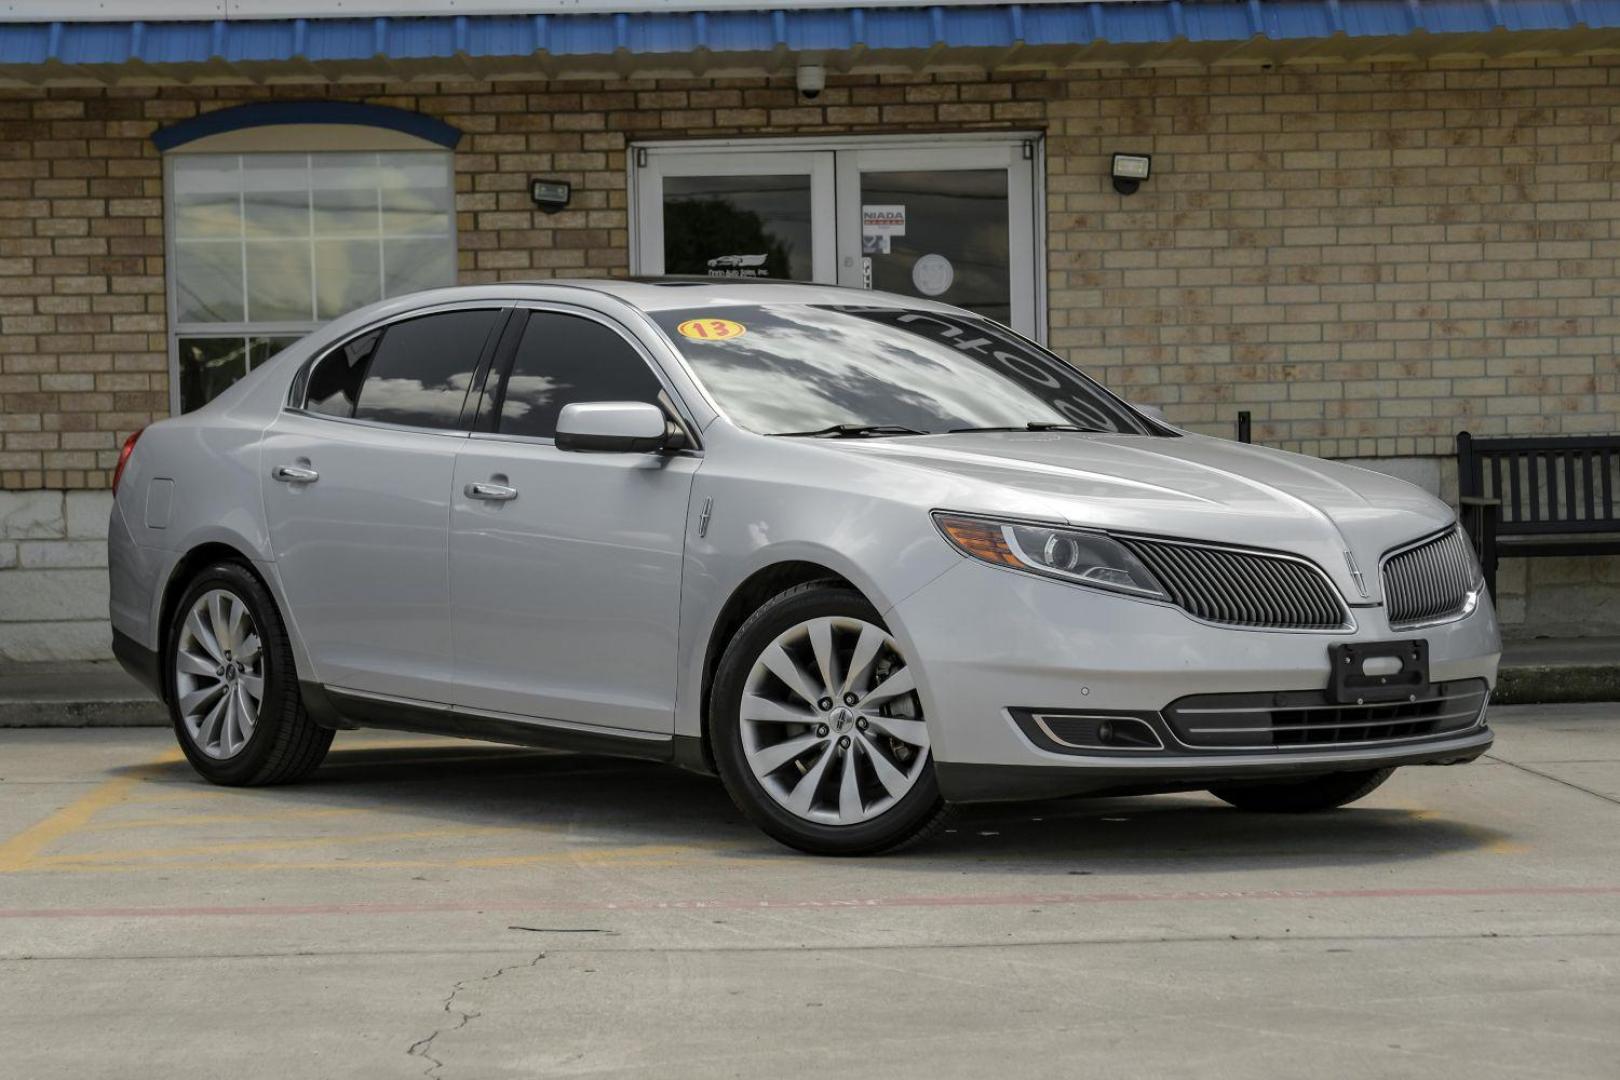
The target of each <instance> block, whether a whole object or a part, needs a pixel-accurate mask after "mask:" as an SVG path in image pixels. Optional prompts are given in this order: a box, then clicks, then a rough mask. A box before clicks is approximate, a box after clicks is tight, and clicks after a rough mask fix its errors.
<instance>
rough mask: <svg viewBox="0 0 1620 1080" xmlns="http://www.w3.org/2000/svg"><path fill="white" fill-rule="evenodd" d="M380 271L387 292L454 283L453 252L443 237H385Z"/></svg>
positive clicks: (431, 287) (391, 293)
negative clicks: (411, 238)
mask: <svg viewBox="0 0 1620 1080" xmlns="http://www.w3.org/2000/svg"><path fill="white" fill-rule="evenodd" d="M383 273H384V282H385V284H386V285H387V289H386V293H387V295H389V296H404V295H405V294H406V293H413V292H419V291H421V290H422V289H437V288H438V287H439V286H441V285H454V284H455V283H456V253H455V251H454V249H452V248H451V246H450V244H449V242H448V241H446V240H385V241H383Z"/></svg>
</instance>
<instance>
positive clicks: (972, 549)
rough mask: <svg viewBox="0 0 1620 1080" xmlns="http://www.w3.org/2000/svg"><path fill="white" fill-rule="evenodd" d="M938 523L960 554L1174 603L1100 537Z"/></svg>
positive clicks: (978, 522)
mask: <svg viewBox="0 0 1620 1080" xmlns="http://www.w3.org/2000/svg"><path fill="white" fill-rule="evenodd" d="M934 523H935V524H937V525H938V526H939V529H940V531H941V532H943V533H944V534H945V538H946V539H947V540H949V541H950V542H951V543H952V544H953V545H955V546H956V548H957V549H958V550H959V551H961V552H962V553H963V554H964V555H971V556H972V557H973V558H975V559H978V560H980V561H982V562H987V563H994V564H995V565H997V566H1010V567H1012V568H1014V569H1016V570H1027V571H1029V572H1031V573H1035V574H1041V575H1043V576H1045V577H1053V578H1058V579H1060V580H1062V581H1072V582H1075V583H1076V584H1079V585H1090V586H1093V587H1095V588H1098V589H1109V590H1112V591H1114V592H1122V593H1129V594H1131V595H1132V596H1150V597H1152V598H1154V599H1155V600H1168V599H1170V596H1169V594H1168V593H1166V592H1165V591H1164V589H1163V587H1162V586H1160V585H1159V583H1158V581H1156V580H1155V579H1154V577H1153V575H1152V574H1150V573H1148V569H1147V567H1145V566H1143V565H1142V564H1141V563H1140V562H1139V561H1138V560H1137V558H1136V556H1134V555H1132V554H1131V553H1130V552H1129V551H1126V550H1125V548H1124V547H1123V546H1122V545H1120V544H1119V543H1117V542H1115V541H1113V540H1110V539H1109V538H1108V537H1106V536H1103V535H1102V534H1101V533H1094V532H1081V531H1079V530H1077V529H1054V528H1051V527H1049V526H1046V525H1025V524H1022V523H1019V522H1012V521H989V520H986V519H985V518H975V517H963V516H962V515H960V514H944V513H940V514H935V515H934Z"/></svg>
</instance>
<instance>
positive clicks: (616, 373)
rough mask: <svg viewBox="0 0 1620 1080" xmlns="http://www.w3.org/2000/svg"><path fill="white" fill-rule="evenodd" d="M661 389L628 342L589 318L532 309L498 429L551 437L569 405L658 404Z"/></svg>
mask: <svg viewBox="0 0 1620 1080" xmlns="http://www.w3.org/2000/svg"><path fill="white" fill-rule="evenodd" d="M662 389H663V387H662V386H661V385H660V384H659V382H658V378H657V376H655V375H654V374H653V373H652V371H651V370H650V369H649V368H648V367H647V362H646V361H645V360H643V359H642V358H641V354H640V353H638V352H637V351H636V350H635V348H634V347H632V346H631V344H630V343H629V342H628V341H626V340H625V339H624V338H623V337H621V336H620V335H619V334H618V333H617V332H616V331H614V330H611V329H609V328H608V327H606V326H603V325H602V324H601V323H599V322H595V321H593V320H591V319H582V318H578V317H576V316H573V315H558V314H556V313H554V312H548V311H536V312H534V313H533V314H531V315H530V316H529V322H528V325H527V326H525V327H524V328H523V340H522V341H520V342H519V343H518V351H517V356H516V357H515V358H514V359H513V361H512V371H511V374H510V375H508V376H507V379H506V387H505V397H504V399H503V400H502V402H501V418H500V426H499V430H500V431H501V432H503V433H504V434H508V435H531V436H538V437H541V438H551V437H552V436H553V435H555V434H556V433H557V415H558V414H559V413H561V412H562V408H563V406H564V405H567V404H569V403H570V402H575V401H645V402H648V403H650V404H655V405H656V404H657V403H658V394H659V392H660V391H661V390H662Z"/></svg>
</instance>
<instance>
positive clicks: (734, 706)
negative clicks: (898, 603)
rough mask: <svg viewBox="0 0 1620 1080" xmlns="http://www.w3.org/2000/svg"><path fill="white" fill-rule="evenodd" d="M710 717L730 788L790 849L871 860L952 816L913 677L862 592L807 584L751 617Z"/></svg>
mask: <svg viewBox="0 0 1620 1080" xmlns="http://www.w3.org/2000/svg"><path fill="white" fill-rule="evenodd" d="M710 708H711V711H710V736H711V739H712V743H713V748H714V755H715V762H716V764H717V765H718V766H719V770H720V776H721V778H722V779H723V780H724V781H725V785H726V789H727V790H728V791H729V792H730V793H731V797H732V799H733V800H734V801H735V802H736V803H737V805H738V807H739V808H741V810H742V811H743V813H745V814H746V815H748V817H749V818H750V819H751V820H752V821H753V822H754V823H755V824H757V825H758V826H759V827H760V828H762V829H764V830H765V831H766V832H767V833H769V834H770V835H771V836H773V837H775V838H776V839H777V840H780V841H781V842H782V843H784V844H787V845H789V846H791V847H796V848H798V849H800V850H801V851H808V852H812V853H814V854H821V855H866V854H873V853H876V852H880V851H886V850H891V849H893V848H896V847H899V846H901V845H903V844H907V843H911V842H914V841H916V840H919V839H921V838H922V837H924V836H926V835H928V834H930V833H931V832H933V831H934V830H935V829H937V828H938V827H939V825H940V824H941V822H942V821H943V820H944V815H945V804H944V802H943V800H941V798H940V795H939V785H938V784H937V783H936V781H935V779H934V765H933V760H932V757H931V756H930V754H929V737H928V722H927V719H926V718H925V717H924V716H923V710H922V702H921V699H920V698H919V697H918V695H917V687H916V682H915V680H914V672H913V670H912V669H911V668H910V667H909V666H908V664H907V661H906V657H905V656H904V655H903V653H902V652H901V649H900V647H899V645H898V644H897V643H896V642H895V640H894V638H893V637H892V636H890V634H889V632H888V629H887V628H886V627H885V626H884V625H883V620H882V619H881V618H880V617H879V616H878V613H877V611H876V610H875V609H874V608H873V607H872V605H871V604H870V603H868V602H867V600H866V598H865V597H863V596H861V595H860V593H858V592H855V591H854V590H853V589H850V588H848V587H846V586H843V585H842V584H840V583H837V582H826V581H822V582H811V583H810V584H807V585H800V586H797V587H796V588H793V589H789V590H788V591H787V592H784V593H782V594H780V595H779V596H777V597H775V598H773V599H772V600H770V601H769V602H767V603H766V604H765V605H764V606H763V607H761V608H760V609H759V610H758V611H756V612H755V613H754V615H753V616H752V617H751V618H750V619H749V620H748V621H747V622H746V623H744V624H743V626H742V628H741V629H740V630H738V631H737V634H736V636H735V637H734V638H732V640H731V643H730V644H729V645H728V646H727V647H726V651H725V655H724V656H723V657H722V658H721V661H720V668H719V670H718V672H717V673H716V676H715V683H714V694H713V697H712V699H711V707H710Z"/></svg>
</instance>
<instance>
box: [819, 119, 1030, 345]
mask: <svg viewBox="0 0 1620 1080" xmlns="http://www.w3.org/2000/svg"><path fill="white" fill-rule="evenodd" d="M1027 145H1028V144H1027V143H1026V142H1024V141H1023V140H1016V141H1007V142H998V143H994V144H989V145H985V144H977V145H959V146H952V145H949V144H946V145H943V146H939V145H936V146H929V147H897V148H873V149H860V150H849V151H842V152H840V153H839V155H838V206H839V222H838V241H839V243H838V248H839V257H838V283H839V284H840V285H847V286H851V287H854V288H868V289H881V290H883V291H884V292H891V293H899V294H901V295H903V296H918V297H923V298H926V299H929V300H939V301H941V302H943V303H947V304H954V305H956V306H957V307H964V308H967V309H968V310H970V311H976V312H978V313H979V314H981V315H985V316H987V317H989V318H992V319H995V320H996V321H997V322H1001V323H1005V324H1006V325H1008V326H1011V327H1012V328H1013V329H1015V330H1018V331H1019V332H1021V333H1023V334H1026V335H1029V336H1031V337H1034V336H1036V334H1037V327H1036V316H1037V312H1036V291H1037V290H1036V270H1037V266H1036V262H1037V260H1036V253H1035V214H1034V190H1033V178H1034V163H1033V162H1032V161H1031V160H1029V159H1028V158H1026V157H1025V147H1026V146H1027Z"/></svg>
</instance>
